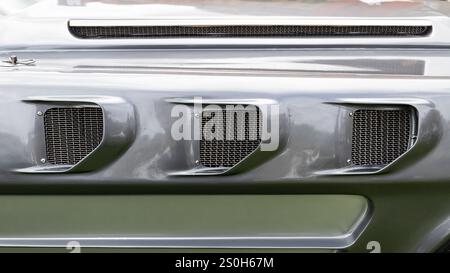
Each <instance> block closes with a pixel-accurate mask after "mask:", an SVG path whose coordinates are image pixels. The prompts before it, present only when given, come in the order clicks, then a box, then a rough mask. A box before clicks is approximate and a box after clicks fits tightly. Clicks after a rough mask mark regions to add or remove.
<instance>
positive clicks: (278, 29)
mask: <svg viewBox="0 0 450 273" xmlns="http://www.w3.org/2000/svg"><path fill="white" fill-rule="evenodd" d="M431 30H432V27H431V26H420V25H419V26H417V25H397V26H390V25H341V26H337V25H222V26H69V31H70V32H71V33H72V35H74V36H75V37H77V38H81V39H139V38H252V37H255V38H258V37H269V38H270V37H272V38H302V37H304V38H314V37H340V38H346V37H348V38H351V37H423V36H427V35H428V34H430V33H431Z"/></svg>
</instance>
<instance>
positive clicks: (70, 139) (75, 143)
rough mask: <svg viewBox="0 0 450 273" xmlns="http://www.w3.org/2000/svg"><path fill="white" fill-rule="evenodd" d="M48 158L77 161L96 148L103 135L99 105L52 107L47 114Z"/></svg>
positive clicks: (67, 162)
mask: <svg viewBox="0 0 450 273" xmlns="http://www.w3.org/2000/svg"><path fill="white" fill-rule="evenodd" d="M44 128H45V144H46V154H47V161H48V162H49V163H51V164H58V165H74V164H76V163H78V162H79V161H81V160H82V159H83V158H84V157H85V156H86V155H88V154H89V153H90V152H92V151H93V150H94V149H95V148H96V147H97V146H98V145H99V144H100V142H101V140H102V138H103V112H102V109H101V108H99V107H82V108H75V107H72V108H69V107H63V108H50V109H48V110H47V111H46V112H45V114H44Z"/></svg>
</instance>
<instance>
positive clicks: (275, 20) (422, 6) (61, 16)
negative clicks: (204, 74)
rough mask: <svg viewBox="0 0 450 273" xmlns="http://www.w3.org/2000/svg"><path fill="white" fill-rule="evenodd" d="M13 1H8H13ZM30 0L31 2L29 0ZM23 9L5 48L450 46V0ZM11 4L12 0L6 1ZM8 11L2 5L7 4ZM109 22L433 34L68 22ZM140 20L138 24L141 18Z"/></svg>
mask: <svg viewBox="0 0 450 273" xmlns="http://www.w3.org/2000/svg"><path fill="white" fill-rule="evenodd" d="M6 1H8V0H6ZM23 1H25V0H23ZM27 1H28V2H30V3H32V4H30V5H28V6H26V7H25V8H23V9H17V8H16V9H13V11H12V12H9V13H8V15H6V16H3V17H1V16H0V29H2V32H0V45H1V46H0V49H6V50H19V49H20V50H28V49H35V48H40V49H56V48H57V49H61V48H102V49H104V48H111V47H120V48H123V47H127V48H141V47H148V46H157V47H161V46H163V47H166V46H171V47H173V46H177V47H186V46H189V47H191V46H206V47H217V46H244V47H255V46H264V47H266V46H321V47H345V46H352V47H353V46H363V47H366V46H368V47H430V46H431V47H436V46H438V47H442V46H444V47H447V46H450V20H449V17H448V16H447V14H448V13H450V3H449V2H443V1H377V0H361V1H356V0H348V1H345V0H335V1H333V0H332V1H289V0H285V1H282V0H267V1H264V0H230V1H224V0H209V1H206V0H196V1H194V0H189V1H170V0H164V1H163V0H150V1H138V0H134V1H119V0H42V1H38V0H27ZM5 3H6V2H5ZM0 9H1V6H0ZM105 20H106V21H108V22H113V23H116V24H117V25H122V26H124V25H126V24H129V23H130V22H131V23H132V24H144V25H149V26H151V25H166V24H167V25H174V24H179V25H201V26H208V25H211V24H216V25H217V24H223V25H229V24H243V25H249V24H255V23H256V24H267V25H270V24H275V25H280V24H283V25H302V24H305V23H306V24H312V25H314V24H321V25H323V24H331V25H354V24H356V23H357V22H361V21H363V22H364V24H368V25H371V24H376V25H377V24H378V25H380V24H381V25H384V24H388V25H401V26H403V25H408V24H410V23H411V22H414V23H417V22H420V24H422V23H424V24H425V25H431V26H432V29H433V30H432V32H431V34H430V35H427V36H426V37H408V38H406V37H402V38H399V37H389V38H386V37H384V38H379V37H376V38H371V37H351V38H349V37H345V38H339V37H337V38H336V37H334V38H321V37H318V38H315V37H312V38H311V37H306V38H305V37H302V38H298V37H294V38H292V37H286V38H285V37H281V38H280V37H277V38H273V37H268V38H266V37H264V38H221V39H220V38H219V39H217V38H200V39H196V38H171V39H162V38H152V39H139V40H136V39H134V40H133V39H101V40H100V39H99V40H95V41H89V40H83V39H77V38H76V37H74V36H72V35H71V34H70V32H69V29H68V24H69V22H75V21H78V22H81V21H83V22H89V23H90V24H93V25H94V26H95V24H96V23H99V24H102V23H104V22H105ZM136 22H137V23H136Z"/></svg>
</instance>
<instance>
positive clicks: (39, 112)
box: [36, 111, 44, 116]
mask: <svg viewBox="0 0 450 273" xmlns="http://www.w3.org/2000/svg"><path fill="white" fill-rule="evenodd" d="M36 114H37V115H38V116H42V115H43V114H44V113H42V111H38V112H37V113H36Z"/></svg>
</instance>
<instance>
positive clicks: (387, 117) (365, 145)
mask: <svg viewBox="0 0 450 273" xmlns="http://www.w3.org/2000/svg"><path fill="white" fill-rule="evenodd" d="M411 128H412V112H411V111H410V109H408V108H399V109H386V110H385V109H382V110H381V109H380V110H375V109H361V110H356V111H354V112H353V132H352V152H351V163H352V164H353V165H357V166H385V165H387V164H389V163H391V162H392V161H394V160H395V159H397V158H398V157H400V156H401V155H402V154H403V153H405V152H406V151H407V150H408V148H409V147H410V143H411V135H412V133H411Z"/></svg>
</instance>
